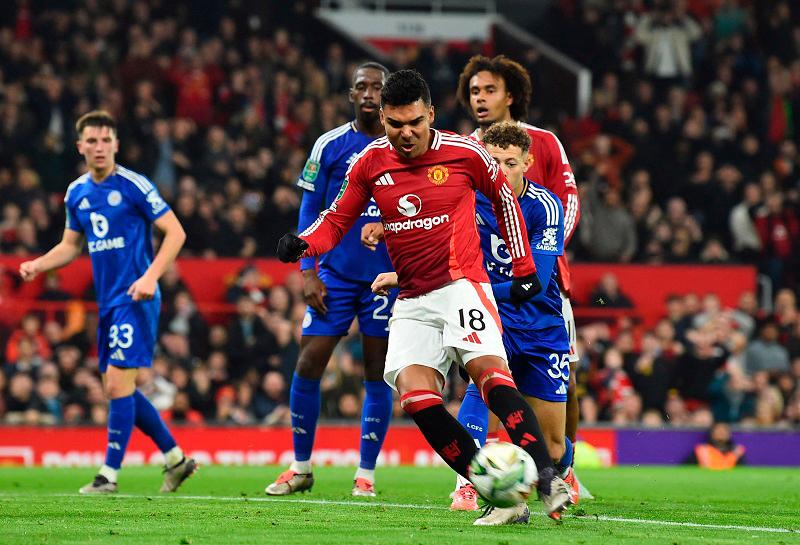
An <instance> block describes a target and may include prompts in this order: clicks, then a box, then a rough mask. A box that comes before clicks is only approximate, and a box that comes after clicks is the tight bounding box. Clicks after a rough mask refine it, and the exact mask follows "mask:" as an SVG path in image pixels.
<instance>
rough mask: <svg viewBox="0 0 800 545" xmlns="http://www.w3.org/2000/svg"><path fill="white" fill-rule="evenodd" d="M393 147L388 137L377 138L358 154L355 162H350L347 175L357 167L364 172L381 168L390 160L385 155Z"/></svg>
mask: <svg viewBox="0 0 800 545" xmlns="http://www.w3.org/2000/svg"><path fill="white" fill-rule="evenodd" d="M391 146H392V145H391V143H390V142H389V138H388V137H386V136H381V137H380V138H376V139H375V140H373V141H372V142H370V143H369V144H367V145H366V147H365V148H364V149H362V150H361V151H360V152H358V154H357V155H356V156H355V157H354V158H353V160H352V161H350V167H349V168H348V169H347V173H348V174H350V172H351V171H352V170H353V169H354V168H356V167H357V168H358V169H359V170H362V171H363V170H364V169H366V168H370V167H372V166H377V167H380V166H381V165H382V164H384V163H385V162H386V161H388V160H389V159H388V158H387V157H386V156H385V154H386V152H387V151H389V150H391Z"/></svg>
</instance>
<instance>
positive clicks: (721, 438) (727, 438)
mask: <svg viewBox="0 0 800 545" xmlns="http://www.w3.org/2000/svg"><path fill="white" fill-rule="evenodd" d="M744 453H745V448H744V447H743V446H742V445H737V444H735V443H734V442H733V439H732V437H731V429H730V427H729V426H728V425H727V424H725V423H724V422H717V423H715V424H714V425H713V426H711V430H710V431H709V433H708V442H707V443H701V444H699V445H697V446H695V447H694V456H695V459H696V461H697V465H699V466H700V467H703V468H706V469H731V468H733V467H736V466H737V465H739V464H740V463H742V462H743V458H744Z"/></svg>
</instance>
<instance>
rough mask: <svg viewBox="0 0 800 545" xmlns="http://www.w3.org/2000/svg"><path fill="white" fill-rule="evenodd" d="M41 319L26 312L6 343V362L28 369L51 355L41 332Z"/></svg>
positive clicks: (21, 368)
mask: <svg viewBox="0 0 800 545" xmlns="http://www.w3.org/2000/svg"><path fill="white" fill-rule="evenodd" d="M41 325H42V324H41V321H40V320H39V317H38V316H36V315H35V314H26V315H25V316H23V318H22V321H21V322H20V327H19V329H17V330H15V331H14V332H13V333H12V334H11V337H9V339H8V342H7V343H6V362H7V363H9V364H12V365H18V367H17V368H18V369H20V370H23V371H24V370H30V369H31V368H32V367H36V366H38V365H39V364H40V363H41V362H42V361H43V360H47V359H50V358H51V357H52V355H53V354H52V350H51V349H50V345H49V344H47V339H46V338H45V336H44V335H43V334H42V332H41Z"/></svg>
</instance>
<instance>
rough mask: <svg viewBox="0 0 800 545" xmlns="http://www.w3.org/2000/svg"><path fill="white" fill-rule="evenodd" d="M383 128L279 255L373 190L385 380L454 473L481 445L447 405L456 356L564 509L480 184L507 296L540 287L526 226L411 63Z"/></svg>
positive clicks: (565, 493)
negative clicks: (483, 237) (381, 234)
mask: <svg viewBox="0 0 800 545" xmlns="http://www.w3.org/2000/svg"><path fill="white" fill-rule="evenodd" d="M381 119H382V121H383V124H384V127H385V129H386V138H379V139H378V140H376V141H374V142H373V143H372V144H370V145H369V146H367V147H366V148H365V149H364V151H363V152H362V153H361V154H359V156H358V158H357V159H356V160H355V161H354V162H353V163H352V164H351V166H350V169H349V171H348V173H347V175H346V178H345V184H344V186H343V188H342V191H341V193H340V195H339V197H338V198H337V199H336V200H335V201H334V203H333V204H332V205H331V206H330V208H329V209H328V210H326V211H325V212H323V213H322V214H321V215H320V217H319V219H318V220H317V221H316V222H314V223H313V224H312V225H311V226H310V227H309V228H308V229H306V230H305V231H304V232H303V233H301V235H300V236H299V237H297V236H295V235H291V234H287V235H285V236H284V237H283V238H281V240H280V241H279V243H278V257H279V258H280V259H281V260H282V261H297V260H298V259H300V258H301V257H303V256H304V255H305V256H312V255H319V254H320V253H323V252H326V251H328V250H329V249H330V248H332V247H333V246H334V245H336V244H337V243H338V241H339V240H341V237H342V236H343V235H344V233H345V232H346V231H347V230H348V229H349V228H350V227H351V226H352V224H353V223H354V222H355V220H356V219H357V218H358V217H359V215H360V214H361V211H362V210H363V209H364V206H365V205H366V203H367V201H368V200H369V198H370V197H373V198H374V199H375V201H376V203H377V204H378V208H380V210H381V220H382V222H383V228H384V231H385V233H386V236H385V240H386V245H387V247H388V250H389V255H390V257H391V260H392V263H393V265H394V266H395V269H396V271H397V274H398V279H399V285H400V295H399V298H398V300H397V303H396V304H395V308H394V313H393V317H392V320H391V322H390V330H389V348H388V353H387V357H386V368H385V372H384V378H385V379H386V382H387V383H388V384H389V385H390V386H392V387H393V388H395V389H396V390H397V391H398V393H400V395H401V398H400V399H401V405H402V407H403V409H404V410H405V411H406V412H407V413H408V414H409V415H410V416H411V417H412V418H413V419H414V421H415V422H416V424H417V426H419V428H420V431H421V432H422V433H423V435H424V436H425V438H426V439H427V441H428V443H430V445H431V446H432V447H433V448H434V450H436V452H437V453H439V455H440V456H441V457H442V459H444V460H445V462H447V463H448V465H450V467H452V468H453V469H454V470H455V471H456V472H457V473H458V474H459V475H462V476H467V468H468V466H469V464H470V462H471V460H472V458H473V456H474V455H475V453H476V452H477V446H476V445H475V442H474V441H473V439H472V437H471V436H470V434H469V432H467V430H466V429H464V427H463V426H461V425H460V424H459V423H458V421H457V420H456V419H455V418H453V417H452V416H451V415H450V414H449V413H448V412H447V411H446V410H445V408H444V404H443V403H442V394H441V390H442V386H443V384H444V378H445V376H446V375H447V372H448V370H449V368H450V365H451V363H452V361H453V360H455V361H456V362H458V363H459V364H460V365H461V366H463V367H464V368H465V369H466V371H467V373H468V374H469V375H470V377H471V378H472V380H473V381H474V382H475V384H476V385H477V387H478V388H479V390H480V392H481V396H482V397H483V399H484V401H485V402H486V404H487V406H488V407H489V408H490V409H491V411H492V412H493V413H494V414H495V415H497V416H498V417H499V418H500V420H501V421H502V422H503V423H504V425H505V427H506V429H507V430H508V432H509V435H510V437H511V440H512V441H513V442H514V443H515V444H517V445H519V446H520V447H521V448H523V449H524V450H526V451H527V452H528V453H529V454H530V455H531V456H532V457H533V459H534V460H535V461H536V465H537V467H538V468H539V484H538V487H539V493H540V495H541V497H542V500H543V502H544V504H545V508H546V510H547V512H548V514H549V515H550V516H551V517H553V518H559V517H560V513H561V511H563V510H564V509H565V508H566V507H567V505H568V504H569V502H570V499H569V486H568V485H567V484H566V483H565V482H564V481H563V480H562V479H561V478H560V477H558V475H556V472H555V468H554V466H553V462H552V460H551V459H550V456H549V453H548V451H547V447H546V444H545V441H544V437H543V435H542V432H541V429H540V428H539V424H538V422H537V420H536V416H535V414H534V413H533V410H532V409H531V408H530V406H529V405H528V404H527V402H526V401H525V399H524V397H523V396H522V395H521V394H520V393H519V391H518V390H517V389H516V386H515V384H514V381H513V379H512V377H511V373H510V371H509V369H508V364H507V357H506V353H505V349H504V348H503V344H502V338H501V330H502V326H501V325H500V317H499V315H498V312H497V305H496V303H495V301H494V296H493V294H492V289H491V286H490V285H489V284H488V277H487V275H486V272H485V270H484V268H483V254H482V251H481V247H480V240H479V236H478V230H477V225H476V220H475V190H478V191H480V192H481V193H483V194H484V195H486V197H487V198H488V199H489V201H490V202H491V203H492V205H493V209H494V214H495V217H496V219H497V223H498V226H499V228H500V231H501V233H502V234H503V237H504V240H506V241H507V243H508V249H509V253H510V255H511V258H512V268H513V270H514V279H513V281H512V286H511V294H510V297H511V300H512V301H514V302H518V303H522V302H525V301H527V300H529V299H530V298H532V297H533V296H535V295H536V293H538V292H539V291H540V290H541V285H540V283H539V279H538V277H537V276H536V270H535V266H534V264H533V260H532V258H531V254H530V244H529V241H528V235H527V231H526V230H525V225H524V222H523V221H522V218H521V213H520V209H519V204H518V203H517V201H516V199H515V198H514V195H513V193H512V190H511V188H510V186H509V185H508V183H507V181H506V179H505V176H504V175H503V173H502V172H501V171H500V169H499V167H498V165H497V163H496V162H495V161H494V160H493V159H492V158H491V156H489V155H488V153H486V150H484V149H483V147H482V146H480V145H479V144H477V143H476V142H475V141H474V140H472V139H469V138H466V137H463V136H458V135H455V134H449V133H445V132H442V131H438V130H435V129H432V128H431V124H432V122H433V119H434V111H433V107H432V105H431V100H430V91H429V89H428V86H427V84H426V83H425V81H424V80H423V79H422V78H421V77H420V75H419V74H418V73H417V72H416V71H413V70H401V71H399V72H396V73H394V74H392V75H391V76H390V77H389V79H388V80H387V81H386V84H385V85H384V88H383V90H382V91H381Z"/></svg>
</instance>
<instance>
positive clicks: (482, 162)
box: [470, 146, 536, 276]
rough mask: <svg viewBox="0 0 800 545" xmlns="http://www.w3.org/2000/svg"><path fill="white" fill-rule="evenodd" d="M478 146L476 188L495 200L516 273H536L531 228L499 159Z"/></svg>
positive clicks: (475, 158) (476, 154) (500, 224)
mask: <svg viewBox="0 0 800 545" xmlns="http://www.w3.org/2000/svg"><path fill="white" fill-rule="evenodd" d="M475 149H476V151H477V153H472V154H470V156H471V157H472V161H473V168H472V172H473V173H474V176H473V180H474V184H475V189H477V190H478V191H480V192H481V193H483V194H484V195H485V196H486V197H487V198H488V199H489V201H491V203H492V208H493V210H494V215H495V218H497V226H498V227H499V229H500V234H501V235H503V240H505V241H506V246H507V247H508V252H509V254H511V263H512V269H513V271H514V276H527V275H529V274H531V273H534V272H536V266H535V265H534V263H533V259H532V258H531V248H530V242H529V241H528V231H527V230H526V229H525V222H524V221H523V216H522V211H521V210H520V208H519V203H518V202H517V199H516V197H514V192H513V191H512V190H511V186H510V185H509V184H508V181H507V180H506V177H505V175H504V174H503V172H502V171H501V170H500V166H499V165H498V164H497V162H495V160H494V159H492V157H491V156H490V155H489V154H488V153H487V152H486V150H484V149H483V148H482V147H480V146H476V148H475Z"/></svg>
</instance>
